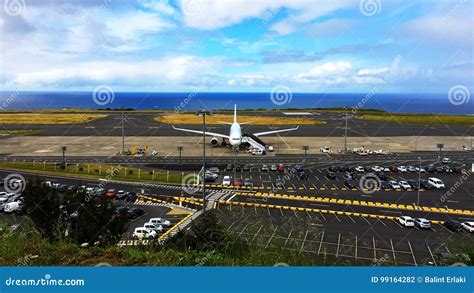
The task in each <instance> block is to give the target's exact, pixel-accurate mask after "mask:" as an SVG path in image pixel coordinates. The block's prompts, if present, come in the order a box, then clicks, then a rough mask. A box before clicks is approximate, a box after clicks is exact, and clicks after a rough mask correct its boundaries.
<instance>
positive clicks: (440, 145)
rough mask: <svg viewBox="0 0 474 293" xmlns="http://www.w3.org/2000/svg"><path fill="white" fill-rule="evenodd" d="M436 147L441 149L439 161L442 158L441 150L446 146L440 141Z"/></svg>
mask: <svg viewBox="0 0 474 293" xmlns="http://www.w3.org/2000/svg"><path fill="white" fill-rule="evenodd" d="M436 147H437V148H438V149H439V154H438V161H439V160H441V150H442V149H443V148H444V144H442V143H438V144H437V145H436Z"/></svg>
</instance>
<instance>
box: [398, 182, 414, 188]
mask: <svg viewBox="0 0 474 293" xmlns="http://www.w3.org/2000/svg"><path fill="white" fill-rule="evenodd" d="M398 184H399V185H400V187H401V188H403V189H405V190H408V189H411V185H410V184H408V182H406V181H405V180H402V181H400V182H398Z"/></svg>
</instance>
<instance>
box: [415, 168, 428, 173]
mask: <svg viewBox="0 0 474 293" xmlns="http://www.w3.org/2000/svg"><path fill="white" fill-rule="evenodd" d="M415 171H416V172H420V173H426V170H425V168H420V167H415Z"/></svg>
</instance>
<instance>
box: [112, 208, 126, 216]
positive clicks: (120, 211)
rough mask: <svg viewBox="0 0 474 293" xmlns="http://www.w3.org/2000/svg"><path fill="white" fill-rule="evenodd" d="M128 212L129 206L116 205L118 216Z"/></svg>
mask: <svg viewBox="0 0 474 293" xmlns="http://www.w3.org/2000/svg"><path fill="white" fill-rule="evenodd" d="M127 212H128V208H127V207H123V206H117V207H115V214H116V215H118V216H125V215H126V214H127Z"/></svg>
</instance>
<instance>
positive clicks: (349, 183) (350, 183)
mask: <svg viewBox="0 0 474 293" xmlns="http://www.w3.org/2000/svg"><path fill="white" fill-rule="evenodd" d="M344 185H345V186H346V187H347V188H349V189H353V188H356V186H357V183H356V181H355V180H352V179H349V180H345V181H344Z"/></svg>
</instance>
